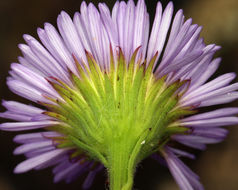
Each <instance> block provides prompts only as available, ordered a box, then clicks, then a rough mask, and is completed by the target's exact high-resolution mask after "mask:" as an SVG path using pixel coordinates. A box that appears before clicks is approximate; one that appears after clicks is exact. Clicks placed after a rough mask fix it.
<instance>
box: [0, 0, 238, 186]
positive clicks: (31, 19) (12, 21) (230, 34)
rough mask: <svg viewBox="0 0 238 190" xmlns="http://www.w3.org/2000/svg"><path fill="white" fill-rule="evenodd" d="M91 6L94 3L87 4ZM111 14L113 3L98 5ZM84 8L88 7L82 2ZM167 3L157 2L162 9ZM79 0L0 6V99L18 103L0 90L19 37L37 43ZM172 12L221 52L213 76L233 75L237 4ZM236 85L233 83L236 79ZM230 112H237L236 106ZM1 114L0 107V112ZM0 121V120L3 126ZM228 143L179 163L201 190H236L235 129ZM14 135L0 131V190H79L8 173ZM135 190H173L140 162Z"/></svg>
mask: <svg viewBox="0 0 238 190" xmlns="http://www.w3.org/2000/svg"><path fill="white" fill-rule="evenodd" d="M91 1H92V2H94V3H95V4H98V2H99V1H97V0H91ZM103 1H104V2H106V3H107V4H108V6H109V7H110V8H112V6H113V4H114V3H115V1H114V0H103ZM87 2H89V1H87ZM167 3H168V1H163V0H162V4H163V6H166V4H167ZM80 4H81V0H41V1H34V0H0V99H6V100H12V99H14V100H19V101H22V102H26V101H25V100H23V99H22V98H20V97H18V96H16V95H14V94H13V93H11V92H10V91H9V90H8V88H7V86H6V85H5V81H6V77H7V75H8V70H9V67H10V63H12V62H17V57H18V56H19V55H20V54H21V53H20V51H19V49H18V47H17V44H19V43H24V41H23V39H22V35H23V34H25V33H28V34H31V35H33V36H34V37H37V34H36V28H37V27H43V23H44V22H50V23H52V24H53V25H56V18H57V15H58V14H59V13H60V11H61V10H65V11H66V12H68V13H69V14H70V15H71V16H73V14H74V12H76V11H78V10H79V7H80ZM174 4H175V10H178V9H180V8H182V9H184V13H185V16H186V18H189V17H192V18H193V21H194V23H197V24H199V25H202V26H203V32H202V37H204V39H205V42H206V43H216V44H218V45H221V46H222V47H223V48H222V49H221V50H220V51H219V52H218V53H217V56H221V57H222V58H223V61H222V64H221V66H220V68H219V70H218V71H217V73H216V75H219V74H221V73H226V72H236V73H238V35H237V31H238V1H237V0H209V1H208V0H174ZM147 6H148V12H149V13H150V17H151V19H150V20H151V21H152V20H153V17H154V13H155V8H156V0H151V1H147ZM236 81H237V79H236ZM230 106H238V101H237V102H234V103H231V104H230ZM3 110H4V109H3V108H2V107H0V111H3ZM3 121H4V120H1V122H3ZM229 131H230V133H229V135H228V138H227V139H226V140H225V141H224V142H222V143H220V144H217V145H210V146H208V150H207V151H205V152H199V151H198V152H197V151H195V152H194V153H195V154H196V155H197V157H198V158H197V160H196V161H190V160H186V159H185V160H184V161H185V163H186V164H188V165H189V166H190V167H191V168H192V169H193V170H194V171H195V172H196V173H198V175H199V176H200V177H201V181H202V183H203V184H204V186H205V189H206V190H237V189H238V174H237V171H238V148H237V147H238V126H234V127H229ZM15 134H16V133H11V132H3V131H0V190H42V189H44V190H52V189H58V190H65V189H69V190H80V188H81V187H80V185H81V183H82V181H83V177H81V178H79V179H78V180H77V181H76V182H74V183H72V184H69V185H66V184H65V183H63V182H61V183H59V184H53V182H52V180H53V176H52V173H51V169H46V170H42V171H31V172H28V173H26V174H18V175H15V174H13V169H14V167H15V166H16V165H17V164H18V163H19V162H21V161H23V160H24V157H23V156H13V154H12V151H13V150H14V148H15V147H16V144H14V143H13V142H12V138H13V137H14V136H15ZM105 181H106V174H105V173H101V175H98V177H97V178H96V180H95V183H94V185H93V187H92V189H95V190H103V189H105V187H106V185H105ZM134 189H138V190H178V187H177V185H176V184H175V182H174V180H173V178H172V177H171V175H170V173H169V172H168V170H167V169H166V168H164V167H163V166H160V165H159V164H158V163H157V162H156V161H154V160H152V159H147V160H145V161H143V162H142V163H141V164H140V165H139V167H138V169H137V173H136V177H135V187H134Z"/></svg>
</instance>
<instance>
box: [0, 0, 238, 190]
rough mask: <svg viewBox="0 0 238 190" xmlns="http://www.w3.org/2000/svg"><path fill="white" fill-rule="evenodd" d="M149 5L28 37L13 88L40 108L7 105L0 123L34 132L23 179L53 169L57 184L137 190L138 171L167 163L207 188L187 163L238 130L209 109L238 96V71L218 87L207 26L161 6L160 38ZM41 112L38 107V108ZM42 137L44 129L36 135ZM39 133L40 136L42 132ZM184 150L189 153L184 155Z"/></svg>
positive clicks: (103, 12)
mask: <svg viewBox="0 0 238 190" xmlns="http://www.w3.org/2000/svg"><path fill="white" fill-rule="evenodd" d="M149 23H150V21H149V15H148V12H147V9H146V5H145V2H144V0H138V3H137V4H135V3H134V2H133V0H129V1H128V2H124V1H120V2H119V1H117V2H116V3H115V5H114V7H113V9H112V12H110V10H109V8H108V7H107V5H105V4H104V3H100V4H99V5H98V8H96V7H95V6H94V5H93V4H92V3H90V4H88V5H87V4H86V3H85V2H83V3H82V4H81V7H80V12H76V13H75V14H74V16H73V18H71V17H70V16H69V15H68V14H67V13H65V12H64V11H62V12H61V13H60V15H59V16H58V19H57V28H55V27H54V26H52V25H51V24H49V23H45V25H44V28H38V30H37V32H38V36H39V39H40V40H39V41H38V40H36V39H35V38H34V37H32V36H30V35H24V36H23V37H24V39H25V42H26V44H20V45H19V48H20V50H21V51H22V54H23V56H21V57H19V58H18V61H19V63H12V64H11V71H10V72H9V74H10V76H9V77H8V78H7V85H8V86H9V88H10V89H11V90H12V91H13V92H14V93H16V94H18V95H20V96H22V97H23V98H26V99H28V100H30V101H32V102H34V103H33V104H22V103H20V102H16V101H3V103H2V105H3V106H4V107H5V108H6V111H5V112H3V113H1V114H0V116H1V117H3V118H7V119H12V120H15V121H16V122H6V123H2V124H1V125H0V129H1V130H6V131H27V130H30V132H26V133H21V134H19V135H17V136H16V137H15V138H14V141H15V142H16V143H19V144H20V146H19V147H17V148H16V149H15V150H14V154H16V155H18V154H24V155H25V156H26V160H25V161H23V162H21V163H20V164H19V165H17V166H16V168H15V170H14V172H15V173H23V172H27V171H29V170H32V169H35V170H39V169H43V168H46V167H53V173H54V181H55V182H58V181H61V180H64V181H66V182H67V183H68V182H71V181H72V180H75V179H77V178H78V177H79V176H80V175H82V174H84V175H85V174H87V175H86V178H85V181H84V183H83V189H89V188H90V186H91V184H92V182H93V179H94V178H95V176H96V174H97V173H98V172H100V171H102V170H104V171H107V172H108V180H109V187H110V189H111V190H130V189H132V187H133V177H134V173H135V171H136V167H137V165H138V164H139V163H140V162H141V161H142V160H143V159H144V158H147V157H149V156H152V157H154V158H156V159H158V160H162V161H163V162H165V163H166V165H167V167H168V169H169V170H170V171H171V174H172V175H173V176H174V178H175V180H176V182H177V184H178V185H179V187H180V189H182V190H202V189H203V186H202V184H201V183H200V181H199V177H198V176H197V175H196V174H195V173H194V172H192V171H191V170H190V169H189V168H188V167H187V166H186V165H185V164H184V163H183V162H182V161H181V159H180V157H188V158H191V159H194V158H195V156H194V155H193V154H191V153H189V152H186V151H185V150H183V147H186V146H187V147H190V148H194V149H200V150H204V149H205V148H206V144H211V143H218V142H220V141H222V140H223V139H224V138H225V137H226V135H227V131H226V130H225V129H223V128H221V127H222V126H227V125H235V124H238V118H237V117H236V116H235V115H236V114H238V108H235V107H225V108H220V109H216V110H213V111H209V112H201V111H200V108H202V107H208V106H213V105H218V104H224V103H228V102H231V101H233V100H235V99H237V98H238V92H237V91H236V90H237V89H238V83H234V84H230V83H231V81H232V80H233V79H234V78H235V74H234V73H227V74H224V75H221V76H219V77H217V78H215V79H212V80H211V79H210V77H211V76H212V75H213V74H214V73H215V71H216V70H217V68H218V66H219V63H220V61H221V59H220V58H215V59H213V55H214V53H215V52H216V51H217V50H218V49H220V47H219V46H216V45H215V44H211V45H205V44H204V42H203V39H202V38H200V36H199V35H200V31H201V27H200V26H198V25H196V24H192V19H187V20H186V19H185V18H184V15H183V11H182V10H179V11H177V12H176V13H175V14H174V13H173V4H172V2H170V3H169V4H168V5H167V6H166V7H165V8H164V9H162V5H161V3H160V2H158V3H157V7H156V14H155V18H154V21H153V25H152V27H151V30H150V26H149ZM37 104H38V106H37ZM36 129H37V130H36ZM34 130H36V131H35V132H34ZM178 147H179V148H178Z"/></svg>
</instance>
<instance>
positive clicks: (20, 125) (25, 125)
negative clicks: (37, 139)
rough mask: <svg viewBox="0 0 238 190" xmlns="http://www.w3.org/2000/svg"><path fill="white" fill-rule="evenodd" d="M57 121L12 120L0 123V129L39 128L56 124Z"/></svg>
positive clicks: (20, 129) (21, 129)
mask: <svg viewBox="0 0 238 190" xmlns="http://www.w3.org/2000/svg"><path fill="white" fill-rule="evenodd" d="M58 124H59V122H57V121H36V122H12V123H2V124H0V129H1V130H4V131H23V130H32V129H39V128H43V127H48V126H52V125H58Z"/></svg>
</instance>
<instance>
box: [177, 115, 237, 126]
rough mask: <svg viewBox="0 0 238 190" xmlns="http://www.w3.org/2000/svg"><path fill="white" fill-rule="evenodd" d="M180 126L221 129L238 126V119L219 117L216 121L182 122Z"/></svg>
mask: <svg viewBox="0 0 238 190" xmlns="http://www.w3.org/2000/svg"><path fill="white" fill-rule="evenodd" d="M180 124H181V125H182V126H189V127H220V126H226V125H236V124H238V117H218V118H214V119H202V120H194V121H183V122H180Z"/></svg>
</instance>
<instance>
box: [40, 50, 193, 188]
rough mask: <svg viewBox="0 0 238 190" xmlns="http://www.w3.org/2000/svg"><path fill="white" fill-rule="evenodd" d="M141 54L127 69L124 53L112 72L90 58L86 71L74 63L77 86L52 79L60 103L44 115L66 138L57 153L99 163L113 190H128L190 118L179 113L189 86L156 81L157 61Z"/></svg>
mask: <svg viewBox="0 0 238 190" xmlns="http://www.w3.org/2000/svg"><path fill="white" fill-rule="evenodd" d="M138 50H139V48H138V49H137V50H136V51H135V52H134V54H133V56H132V58H131V60H130V62H129V63H127V62H126V61H125V59H124V56H123V54H122V52H121V50H120V51H119V53H118V58H117V61H116V62H114V59H113V55H112V52H111V64H110V70H109V71H106V70H105V69H104V68H100V66H99V64H98V63H96V61H95V60H94V58H93V57H92V55H90V54H89V53H87V59H88V66H86V64H85V65H84V66H81V65H80V64H79V63H78V61H77V60H76V59H75V63H76V66H77V69H78V75H76V74H74V73H72V72H70V76H71V80H72V83H73V86H69V85H67V84H65V83H63V82H62V81H60V80H58V79H56V78H51V79H49V81H50V83H51V85H52V86H53V87H54V89H55V90H56V91H57V92H58V93H59V94H60V96H61V99H57V100H53V99H51V98H49V99H50V100H51V101H52V104H45V103H42V104H43V105H44V106H46V107H47V108H48V110H49V111H48V112H45V114H47V115H49V116H50V117H53V118H56V119H57V120H59V121H61V123H62V125H60V126H54V127H50V128H49V130H54V131H58V132H60V133H62V134H64V135H65V137H64V140H63V141H57V142H58V143H59V145H58V147H59V148H62V147H67V146H68V147H75V148H77V149H78V151H77V152H76V153H75V155H78V154H80V153H81V152H83V153H84V154H87V156H88V157H89V158H90V159H94V160H97V161H100V162H102V163H103V164H104V166H105V167H106V168H107V169H108V170H109V178H110V187H111V189H114V190H121V189H125V190H127V189H130V188H131V187H132V184H133V181H132V180H133V174H134V171H135V167H136V165H137V164H138V163H139V162H140V161H141V160H142V159H144V158H145V157H147V156H149V155H151V154H152V153H154V152H156V151H158V150H159V149H160V148H162V147H163V145H164V144H165V143H166V142H167V141H168V139H169V138H170V136H171V135H173V134H178V133H186V131H187V129H186V128H183V127H181V126H179V124H177V123H176V120H178V118H180V117H182V116H184V115H188V114H192V113H193V112H192V111H190V109H189V108H184V109H182V108H178V107H177V105H178V99H179V92H180V91H179V89H180V88H181V87H182V86H183V85H185V83H187V81H176V82H174V83H173V84H171V85H167V84H166V76H164V77H163V78H159V79H158V78H156V77H155V76H154V74H153V68H154V61H155V59H156V56H157V54H156V55H155V56H154V57H153V59H152V60H151V61H150V63H149V64H148V65H146V64H145V63H142V64H141V62H142V60H140V59H139V58H138Z"/></svg>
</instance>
